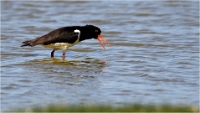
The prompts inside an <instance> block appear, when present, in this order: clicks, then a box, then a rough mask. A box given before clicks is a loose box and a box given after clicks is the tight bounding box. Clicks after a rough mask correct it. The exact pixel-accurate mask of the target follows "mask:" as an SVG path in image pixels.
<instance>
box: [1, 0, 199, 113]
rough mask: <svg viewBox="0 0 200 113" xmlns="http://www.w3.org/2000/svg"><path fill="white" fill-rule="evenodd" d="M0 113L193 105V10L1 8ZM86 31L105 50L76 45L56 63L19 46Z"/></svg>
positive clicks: (38, 50) (81, 4)
mask: <svg viewBox="0 0 200 113" xmlns="http://www.w3.org/2000/svg"><path fill="white" fill-rule="evenodd" d="M1 3H2V5H1V6H2V8H1V9H2V10H1V107H2V110H4V111H6V110H9V109H10V108H15V107H30V106H33V105H46V104H48V103H67V104H82V103H90V104H99V103H100V104H102V103H111V104H113V105H122V104H124V103H129V102H131V103H133V102H135V103H137V102H139V103H149V102H152V103H163V102H168V103H172V104H177V103H185V104H189V105H195V106H198V104H199V99H198V95H199V38H198V37H199V31H198V30H199V16H198V15H199V12H198V11H199V5H198V4H199V3H198V2H195V1H192V2H190V1H188V2H187V1H185V2H183V1H177V2H172V1H165V2H161V1H154V2H147V1H123V2H120V1H116V2H115V1H112V2H111V1H48V2H45V1H43V2H42V1H32V2H28V1H22V2H17V1H2V2H1ZM86 24H92V25H95V26H98V27H99V28H101V30H102V35H103V36H104V37H105V38H106V39H107V40H108V41H109V42H110V43H111V44H112V46H110V47H109V46H106V49H107V50H106V51H104V50H103V48H102V47H101V45H99V43H98V41H97V40H94V39H93V40H86V41H83V42H81V43H79V44H78V45H75V46H74V47H72V48H71V49H70V50H68V51H67V53H66V56H67V57H66V60H64V61H63V60H62V58H61V56H62V51H56V52H55V58H50V52H51V50H50V49H45V48H43V47H42V46H36V47H33V48H31V47H24V48H21V47H20V45H21V42H23V41H26V40H29V39H33V38H35V37H39V36H41V35H44V34H45V33H48V32H50V31H51V30H54V29H56V28H59V27H63V26H71V25H86Z"/></svg>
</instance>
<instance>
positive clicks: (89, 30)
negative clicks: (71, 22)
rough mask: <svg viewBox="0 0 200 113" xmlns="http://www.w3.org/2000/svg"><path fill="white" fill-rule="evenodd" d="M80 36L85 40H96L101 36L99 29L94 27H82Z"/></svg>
mask: <svg viewBox="0 0 200 113" xmlns="http://www.w3.org/2000/svg"><path fill="white" fill-rule="evenodd" d="M81 34H82V36H84V38H85V39H91V38H95V39H97V38H98V35H100V34H101V29H99V28H98V27H96V26H94V25H85V26H82V32H81Z"/></svg>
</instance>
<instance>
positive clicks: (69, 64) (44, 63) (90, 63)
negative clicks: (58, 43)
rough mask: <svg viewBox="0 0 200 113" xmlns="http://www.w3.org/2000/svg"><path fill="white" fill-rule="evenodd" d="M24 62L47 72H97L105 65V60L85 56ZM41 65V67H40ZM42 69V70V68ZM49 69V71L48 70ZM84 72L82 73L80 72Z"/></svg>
mask: <svg viewBox="0 0 200 113" xmlns="http://www.w3.org/2000/svg"><path fill="white" fill-rule="evenodd" d="M26 64H30V66H33V67H35V69H36V70H37V71H39V70H40V71H41V72H44V71H45V72H49V73H52V74H53V73H61V72H62V73H63V72H68V71H70V73H78V72H79V74H86V75H87V74H88V73H89V72H93V73H94V72H95V73H99V72H101V71H102V69H103V68H104V67H105V65H106V62H105V61H103V60H99V59H92V58H85V59H84V60H66V59H58V58H44V59H34V60H31V61H27V62H26ZM40 67H42V68H40ZM43 69H44V70H43ZM49 70H51V71H49ZM83 71H84V72H85V73H82V72H83Z"/></svg>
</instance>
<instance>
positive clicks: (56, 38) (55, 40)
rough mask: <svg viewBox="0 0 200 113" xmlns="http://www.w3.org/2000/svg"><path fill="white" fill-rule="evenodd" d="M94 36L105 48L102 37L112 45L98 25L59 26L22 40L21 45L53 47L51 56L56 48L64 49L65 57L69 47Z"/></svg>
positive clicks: (63, 56)
mask: <svg viewBox="0 0 200 113" xmlns="http://www.w3.org/2000/svg"><path fill="white" fill-rule="evenodd" d="M92 38H94V39H97V40H98V41H99V43H100V44H101V46H102V47H103V48H104V50H105V47H104V45H103V43H102V42H101V39H102V40H103V41H104V42H105V43H107V44H108V45H110V43H109V42H108V41H107V40H106V39H105V38H104V37H103V36H102V35H101V30H100V29H99V28H98V27H96V26H94V25H85V26H68V27H62V28H58V29H56V30H53V31H51V32H49V33H48V34H46V35H43V36H41V37H38V38H35V39H33V40H28V41H25V42H22V45H21V47H23V46H31V47H33V46H36V45H42V46H43V47H45V48H53V51H52V52H51V57H54V52H55V51H56V50H62V51H63V55H62V58H65V53H66V51H67V49H68V48H69V47H71V46H74V45H76V44H78V43H79V42H81V41H83V40H86V39H92Z"/></svg>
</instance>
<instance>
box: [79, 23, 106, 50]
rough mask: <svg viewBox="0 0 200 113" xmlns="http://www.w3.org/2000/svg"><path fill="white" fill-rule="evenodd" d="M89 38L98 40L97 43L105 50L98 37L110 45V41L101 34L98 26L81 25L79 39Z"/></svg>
mask: <svg viewBox="0 0 200 113" xmlns="http://www.w3.org/2000/svg"><path fill="white" fill-rule="evenodd" d="M91 38H94V39H97V40H99V43H100V44H101V46H102V47H103V48H104V50H105V47H104V45H103V44H102V42H101V40H100V39H102V40H103V41H105V42H106V43H107V44H108V45H110V43H109V42H108V41H107V40H106V39H105V38H104V37H103V36H102V35H101V29H100V28H98V27H96V26H94V25H85V26H82V30H81V38H80V41H82V40H85V39H91Z"/></svg>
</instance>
